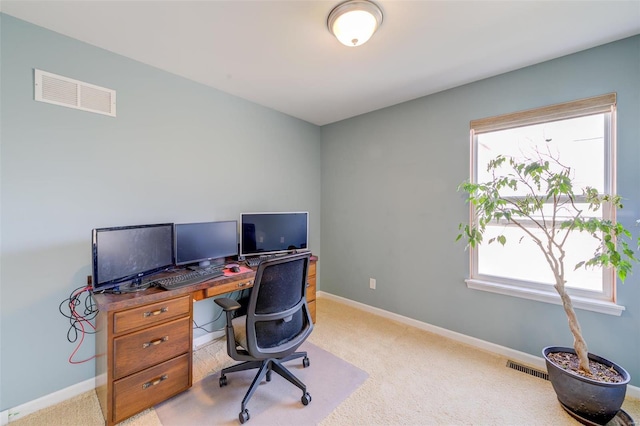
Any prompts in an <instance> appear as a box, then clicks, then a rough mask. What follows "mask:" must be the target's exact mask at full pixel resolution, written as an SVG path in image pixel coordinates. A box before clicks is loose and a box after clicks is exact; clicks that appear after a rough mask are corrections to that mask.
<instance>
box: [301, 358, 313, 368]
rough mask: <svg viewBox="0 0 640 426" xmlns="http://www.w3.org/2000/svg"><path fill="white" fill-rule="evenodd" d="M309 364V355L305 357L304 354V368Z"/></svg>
mask: <svg viewBox="0 0 640 426" xmlns="http://www.w3.org/2000/svg"><path fill="white" fill-rule="evenodd" d="M310 365H311V363H310V362H309V357H306V356H305V357H304V358H302V366H303V367H304V368H307V367H308V366H310Z"/></svg>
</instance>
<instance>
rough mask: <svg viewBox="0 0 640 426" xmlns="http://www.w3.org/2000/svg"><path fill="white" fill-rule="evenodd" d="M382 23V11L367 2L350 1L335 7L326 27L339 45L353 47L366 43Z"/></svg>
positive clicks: (361, 0)
mask: <svg viewBox="0 0 640 426" xmlns="http://www.w3.org/2000/svg"><path fill="white" fill-rule="evenodd" d="M381 23H382V11H381V10H380V8H378V6H376V5H375V4H374V3H371V2H370V1H367V0H350V1H347V2H345V3H341V4H339V5H338V6H336V7H335V8H334V9H333V10H332V11H331V13H330V14H329V19H328V20H327V25H328V27H329V30H330V31H331V32H332V33H333V35H335V36H336V38H337V39H338V41H340V43H342V44H344V45H345V46H349V47H355V46H360V45H362V44H364V43H366V42H367V41H368V40H369V39H370V38H371V36H372V35H373V33H375V32H376V30H377V29H378V27H379V26H380V24H381Z"/></svg>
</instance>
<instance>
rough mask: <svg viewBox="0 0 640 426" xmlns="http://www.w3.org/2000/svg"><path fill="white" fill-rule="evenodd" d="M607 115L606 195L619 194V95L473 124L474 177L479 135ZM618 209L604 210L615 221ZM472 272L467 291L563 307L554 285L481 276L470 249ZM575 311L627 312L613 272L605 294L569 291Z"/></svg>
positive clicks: (606, 278) (605, 279) (475, 255)
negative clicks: (618, 299)
mask: <svg viewBox="0 0 640 426" xmlns="http://www.w3.org/2000/svg"><path fill="white" fill-rule="evenodd" d="M594 114H605V156H604V161H605V168H604V174H605V176H604V178H605V179H604V180H605V182H604V184H605V188H604V190H605V192H607V193H609V194H615V192H616V94H615V93H609V94H606V95H601V96H595V97H592V98H587V99H581V100H577V101H571V102H565V103H562V104H556V105H551V106H546V107H541V108H534V109H531V110H526V111H520V112H515V113H511V114H506V115H500V116H495V117H489V118H483V119H479V120H472V121H471V123H470V145H471V150H470V152H471V155H470V176H471V179H472V182H474V183H476V182H477V170H478V165H477V160H478V158H477V157H478V155H477V135H479V134H482V133H489V132H494V131H498V130H505V129H510V128H516V127H522V126H528V125H534V124H541V123H546V122H552V121H557V120H564V119H569V118H577V117H582V116H587V115H594ZM469 209H470V211H469V214H470V218H469V221H470V223H471V221H473V218H474V217H475V215H474V211H473V205H470V207H469ZM615 214H616V212H615V209H613V208H605V207H604V206H603V215H604V217H605V218H610V219H612V220H614V221H615ZM469 263H470V272H469V278H468V279H466V280H465V281H466V283H467V287H468V288H471V289H475V290H482V291H488V292H492V293H498V294H503V295H508V296H514V297H520V298H525V299H531V300H537V301H540V302H546V303H553V304H557V305H561V304H562V302H561V301H560V297H559V296H558V294H557V293H556V291H555V289H554V288H553V286H552V285H549V284H542V283H536V282H526V281H521V280H517V279H510V278H508V277H496V276H490V275H482V274H479V273H478V250H477V249H474V248H473V247H470V250H469ZM567 291H568V293H569V294H570V295H571V298H572V301H573V305H574V307H576V308H578V309H585V310H590V311H595V312H600V313H604V314H610V315H616V316H619V315H621V314H622V311H624V310H625V308H624V306H621V305H618V304H617V303H616V276H615V270H613V269H612V268H606V269H603V292H594V291H588V290H581V289H575V288H567Z"/></svg>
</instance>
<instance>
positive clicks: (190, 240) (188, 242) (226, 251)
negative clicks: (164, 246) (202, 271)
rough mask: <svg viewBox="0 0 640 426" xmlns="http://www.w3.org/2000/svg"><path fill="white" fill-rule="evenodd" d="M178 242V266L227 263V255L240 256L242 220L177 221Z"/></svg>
mask: <svg viewBox="0 0 640 426" xmlns="http://www.w3.org/2000/svg"><path fill="white" fill-rule="evenodd" d="M175 244H176V245H175V254H176V265H188V264H192V263H198V266H200V267H207V266H209V265H210V263H211V261H212V260H215V259H221V260H222V263H224V258H225V257H227V256H237V255H238V221H236V220H230V221H225V222H201V223H176V225H175Z"/></svg>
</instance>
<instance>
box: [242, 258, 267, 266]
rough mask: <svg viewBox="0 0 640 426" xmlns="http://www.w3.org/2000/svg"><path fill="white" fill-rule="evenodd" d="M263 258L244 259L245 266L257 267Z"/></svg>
mask: <svg viewBox="0 0 640 426" xmlns="http://www.w3.org/2000/svg"><path fill="white" fill-rule="evenodd" d="M263 260H264V258H262V257H250V258H248V259H246V262H247V266H249V267H251V268H253V267H254V266H258V265H259V264H260V262H262V261H263Z"/></svg>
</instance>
